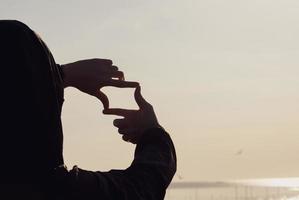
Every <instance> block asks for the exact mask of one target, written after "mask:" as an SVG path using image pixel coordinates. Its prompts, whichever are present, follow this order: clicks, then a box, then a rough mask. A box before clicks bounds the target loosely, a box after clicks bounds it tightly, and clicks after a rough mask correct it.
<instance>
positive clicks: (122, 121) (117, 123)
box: [113, 119, 128, 129]
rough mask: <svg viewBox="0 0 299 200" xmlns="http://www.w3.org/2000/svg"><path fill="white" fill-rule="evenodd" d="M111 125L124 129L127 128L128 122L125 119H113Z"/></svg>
mask: <svg viewBox="0 0 299 200" xmlns="http://www.w3.org/2000/svg"><path fill="white" fill-rule="evenodd" d="M113 125H114V126H115V127H117V128H119V129H125V128H127V127H128V122H127V121H126V120H125V119H115V120H114V121H113Z"/></svg>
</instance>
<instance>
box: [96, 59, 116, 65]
mask: <svg viewBox="0 0 299 200" xmlns="http://www.w3.org/2000/svg"><path fill="white" fill-rule="evenodd" d="M96 60H97V61H99V63H100V64H102V65H103V64H104V65H112V64H113V62H112V60H110V59H96Z"/></svg>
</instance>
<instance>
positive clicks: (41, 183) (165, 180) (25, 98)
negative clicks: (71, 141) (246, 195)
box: [0, 20, 176, 200]
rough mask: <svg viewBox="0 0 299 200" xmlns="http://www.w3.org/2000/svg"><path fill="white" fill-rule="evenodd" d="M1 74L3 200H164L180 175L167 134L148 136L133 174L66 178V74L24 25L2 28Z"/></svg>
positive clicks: (4, 23)
mask: <svg viewBox="0 0 299 200" xmlns="http://www.w3.org/2000/svg"><path fill="white" fill-rule="evenodd" d="M0 67H1V68H0V70H1V78H0V81H1V82H0V83H1V92H2V95H1V100H0V106H1V114H2V120H1V128H2V129H1V130H2V131H1V135H0V137H1V139H0V159H1V164H0V172H1V175H0V189H1V191H0V199H21V198H22V199H62V200H64V199H86V200H88V199H98V200H99V199H103V200H104V199H105V200H110V199H115V200H117V199H123V200H134V199H152V200H154V199H155V200H159V199H163V198H164V196H165V191H166V188H167V187H168V185H169V184H170V182H171V180H172V177H173V176H174V173H175V171H176V154H175V149H174V145H173V143H172V140H171V138H170V136H169V135H168V134H167V133H166V132H165V130H163V129H161V128H152V129H149V130H147V131H146V132H145V133H144V135H143V136H142V137H141V139H140V141H139V142H138V144H137V146H136V149H135V154H134V160H133V162H132V164H131V165H130V166H129V167H128V168H127V169H124V170H111V171H109V172H101V171H96V172H93V171H87V170H83V169H80V168H78V167H77V166H75V167H74V168H73V169H72V170H70V171H68V170H67V169H66V168H65V167H64V162H63V156H62V155H63V154H62V151H63V134H62V125H61V118H60V117H61V108H62V104H63V100H64V99H63V86H62V83H63V73H62V70H61V68H60V66H59V65H57V64H56V63H55V60H54V58H53V56H52V54H51V52H50V51H49V49H48V48H47V46H46V45H45V43H44V42H43V41H42V40H41V39H40V38H39V37H38V36H37V35H36V34H35V33H34V32H33V31H32V30H31V29H30V28H29V27H28V26H26V25H25V24H23V23H21V22H19V21H11V20H0ZM1 196H2V197H4V196H5V197H6V198H1Z"/></svg>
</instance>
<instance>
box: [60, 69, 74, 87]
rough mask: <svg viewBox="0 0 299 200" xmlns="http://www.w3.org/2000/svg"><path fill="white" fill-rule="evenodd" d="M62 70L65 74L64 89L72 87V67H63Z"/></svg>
mask: <svg viewBox="0 0 299 200" xmlns="http://www.w3.org/2000/svg"><path fill="white" fill-rule="evenodd" d="M61 69H62V71H63V74H64V78H63V87H64V88H67V87H70V86H72V83H71V82H72V81H71V72H70V71H71V69H70V65H69V64H64V65H61Z"/></svg>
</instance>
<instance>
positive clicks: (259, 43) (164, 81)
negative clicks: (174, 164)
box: [0, 0, 299, 181]
mask: <svg viewBox="0 0 299 200" xmlns="http://www.w3.org/2000/svg"><path fill="white" fill-rule="evenodd" d="M88 2H89V3H88V4H87V3H86V1H83V0H81V1H78V0H77V1H63V2H62V1H55V0H53V1H42V0H39V1H37V0H36V1H34V0H26V1H14V0H2V1H1V6H0V18H1V19H7V18H10V19H19V20H21V21H24V22H25V23H27V24H28V25H29V26H30V27H32V28H33V29H34V30H36V31H37V32H38V33H39V34H40V35H41V36H42V38H44V40H45V41H46V43H47V44H48V46H49V47H50V49H51V50H52V52H53V54H54V56H55V58H56V61H57V62H58V63H66V62H71V61H75V60H78V59H85V58H94V57H100V58H110V59H112V60H113V61H114V63H115V64H116V65H118V66H119V68H120V69H121V70H123V71H124V72H125V73H126V78H127V79H128V80H134V81H136V80H137V81H140V82H141V85H142V87H143V93H144V96H145V97H146V98H147V99H148V100H149V101H150V102H151V103H152V104H153V106H154V107H155V110H156V113H157V115H158V118H159V121H160V123H161V124H162V125H163V126H164V127H165V128H166V129H167V130H168V131H169V132H170V134H171V135H172V138H173V140H174V142H175V144H176V148H177V154H178V174H180V175H181V176H182V177H183V180H224V179H242V178H268V177H289V176H299V156H298V152H299V144H298V141H299V131H298V130H299V79H298V75H299V67H298V66H299V39H298V36H299V23H298V22H299V2H298V1H297V0H274V1H273V0H242V1H240V0H225V1H222V0H209V1H206V0H193V1H192V0H184V1H181V0H165V1H158V0H151V1H137V0H131V1H130V0H126V1H124V0H119V1H114V0H109V1H108V0H106V1H95V0H92V1H88ZM105 91H107V92H108V93H109V94H110V95H112V100H111V101H112V105H116V106H124V107H132V106H133V105H135V103H134V102H131V100H132V94H133V92H132V90H129V91H124V92H122V91H119V90H113V89H111V88H106V89H105ZM112 92H113V94H112ZM101 110H102V105H101V104H100V103H99V102H98V101H97V100H96V99H94V98H92V97H89V96H87V95H85V94H81V93H80V92H79V91H77V90H75V89H67V91H66V95H65V105H64V109H63V127H64V134H65V143H64V147H65V149H64V156H65V161H66V164H67V165H68V166H69V167H71V166H72V165H75V164H77V165H79V166H80V167H82V168H86V169H92V170H109V169H111V168H125V167H127V166H128V165H129V163H130V162H131V160H132V154H133V150H134V146H133V145H130V144H127V143H124V142H123V141H122V140H121V138H120V137H119V135H118V133H117V130H116V129H115V128H114V127H113V126H112V120H113V119H114V118H113V117H111V116H109V117H107V116H103V115H102V114H101ZM238 152H242V153H239V154H238ZM174 180H176V181H178V177H175V178H174Z"/></svg>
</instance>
